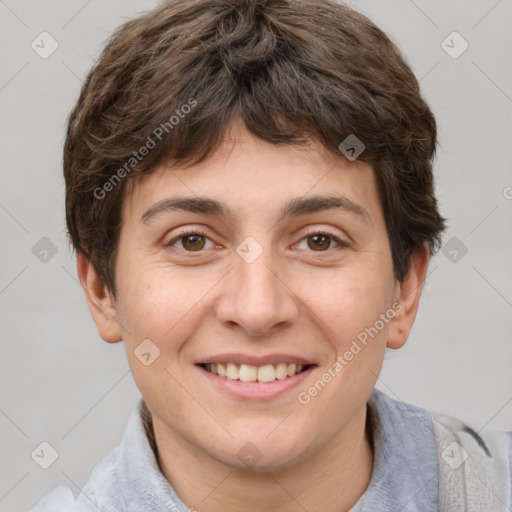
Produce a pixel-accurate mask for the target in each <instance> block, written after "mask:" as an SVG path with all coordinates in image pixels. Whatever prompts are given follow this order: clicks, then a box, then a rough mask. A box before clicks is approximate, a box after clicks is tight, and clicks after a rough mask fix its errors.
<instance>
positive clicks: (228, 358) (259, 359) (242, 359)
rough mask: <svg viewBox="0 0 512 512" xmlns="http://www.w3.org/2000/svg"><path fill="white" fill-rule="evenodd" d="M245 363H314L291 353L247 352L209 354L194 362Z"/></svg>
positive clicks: (258, 364) (261, 364)
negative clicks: (256, 353)
mask: <svg viewBox="0 0 512 512" xmlns="http://www.w3.org/2000/svg"><path fill="white" fill-rule="evenodd" d="M215 363H220V364H227V363H234V364H238V365H241V364H247V365H251V366H265V365H267V364H279V363H287V364H292V363H295V364H302V365H311V364H315V363H313V362H312V361H310V360H308V359H305V358H303V357H298V356H296V355H291V354H266V355H262V356H252V355H248V354H238V353H232V354H218V355H215V356H209V357H206V358H205V359H201V360H200V361H198V362H197V363H196V364H215Z"/></svg>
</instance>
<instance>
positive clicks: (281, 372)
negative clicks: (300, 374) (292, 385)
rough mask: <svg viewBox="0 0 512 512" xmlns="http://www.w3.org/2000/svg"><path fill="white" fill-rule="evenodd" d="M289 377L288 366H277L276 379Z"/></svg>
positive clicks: (281, 364)
mask: <svg viewBox="0 0 512 512" xmlns="http://www.w3.org/2000/svg"><path fill="white" fill-rule="evenodd" d="M286 377H288V365H287V364H286V363H279V364H278V365H277V366H276V379H279V380H281V379H286Z"/></svg>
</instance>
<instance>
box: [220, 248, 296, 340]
mask: <svg viewBox="0 0 512 512" xmlns="http://www.w3.org/2000/svg"><path fill="white" fill-rule="evenodd" d="M280 268H281V267H279V266H278V265H277V262H276V259H275V258H273V256H272V253H271V250H270V249H265V250H264V251H263V252H262V254H260V255H259V256H258V257H257V258H256V260H254V261H252V262H248V261H246V260H245V259H243V258H242V257H240V256H238V254H235V257H234V263H233V268H232V270H231V271H230V272H229V273H228V274H227V276H226V278H225V279H224V280H223V281H224V284H223V286H224V287H223V291H222V293H221V295H220V297H219V298H218V302H217V307H216V313H217V319H218V320H219V321H220V322H221V323H222V324H223V325H225V326H228V327H229V328H231V329H239V330H243V331H244V332H245V333H246V334H249V335H250V336H256V337H264V336H269V335H272V334H275V333H276V332H278V331H279V330H282V329H284V328H286V327H289V326H290V325H292V324H293V323H294V322H295V321H297V319H298V318H299V314H300V312H299V300H298V298H297V296H296V295H295V294H294V292H293V283H291V282H290V276H289V273H287V272H283V271H279V269H280Z"/></svg>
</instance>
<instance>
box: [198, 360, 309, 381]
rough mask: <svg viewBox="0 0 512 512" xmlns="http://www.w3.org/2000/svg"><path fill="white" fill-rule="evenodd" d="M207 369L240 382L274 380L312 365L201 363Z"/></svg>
mask: <svg viewBox="0 0 512 512" xmlns="http://www.w3.org/2000/svg"><path fill="white" fill-rule="evenodd" d="M201 366H202V367H203V368H204V369H205V370H206V371H208V372H209V373H212V374H213V375H217V376H219V377H223V378H225V379H229V380H235V381H236V380H237V381H240V382H256V381H257V382H273V381H275V380H284V379H287V378H289V377H293V376H295V375H297V374H299V373H301V372H303V371H305V370H307V369H308V368H309V367H310V366H311V365H303V364H296V363H278V364H265V365H262V366H254V365H250V364H236V363H207V364H202V365H201Z"/></svg>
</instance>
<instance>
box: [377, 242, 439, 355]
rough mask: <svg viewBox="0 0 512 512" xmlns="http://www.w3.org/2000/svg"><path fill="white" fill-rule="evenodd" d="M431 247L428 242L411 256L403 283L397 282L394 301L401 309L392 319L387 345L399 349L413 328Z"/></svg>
mask: <svg viewBox="0 0 512 512" xmlns="http://www.w3.org/2000/svg"><path fill="white" fill-rule="evenodd" d="M429 256H430V254H429V247H428V245H427V244H425V245H424V246H423V248H422V249H421V250H418V251H417V252H416V253H414V254H413V256H412V257H411V267H410V269H409V272H408V273H407V275H406V276H405V278H404V280H403V282H402V283H397V285H396V286H397V290H396V293H395V301H394V303H397V302H398V303H400V304H401V309H399V308H394V309H395V310H398V312H397V313H396V315H395V317H394V318H393V319H392V320H391V321H390V326H389V331H388V340H387V346H388V348H391V349H398V348H401V347H402V346H403V345H405V342H406V341H407V338H408V336H409V332H410V330H411V329H412V325H413V323H414V319H415V318H416V313H417V312H418V306H419V302H420V296H421V291H422V289H423V283H424V281H425V278H426V275H427V268H428V261H429Z"/></svg>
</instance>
